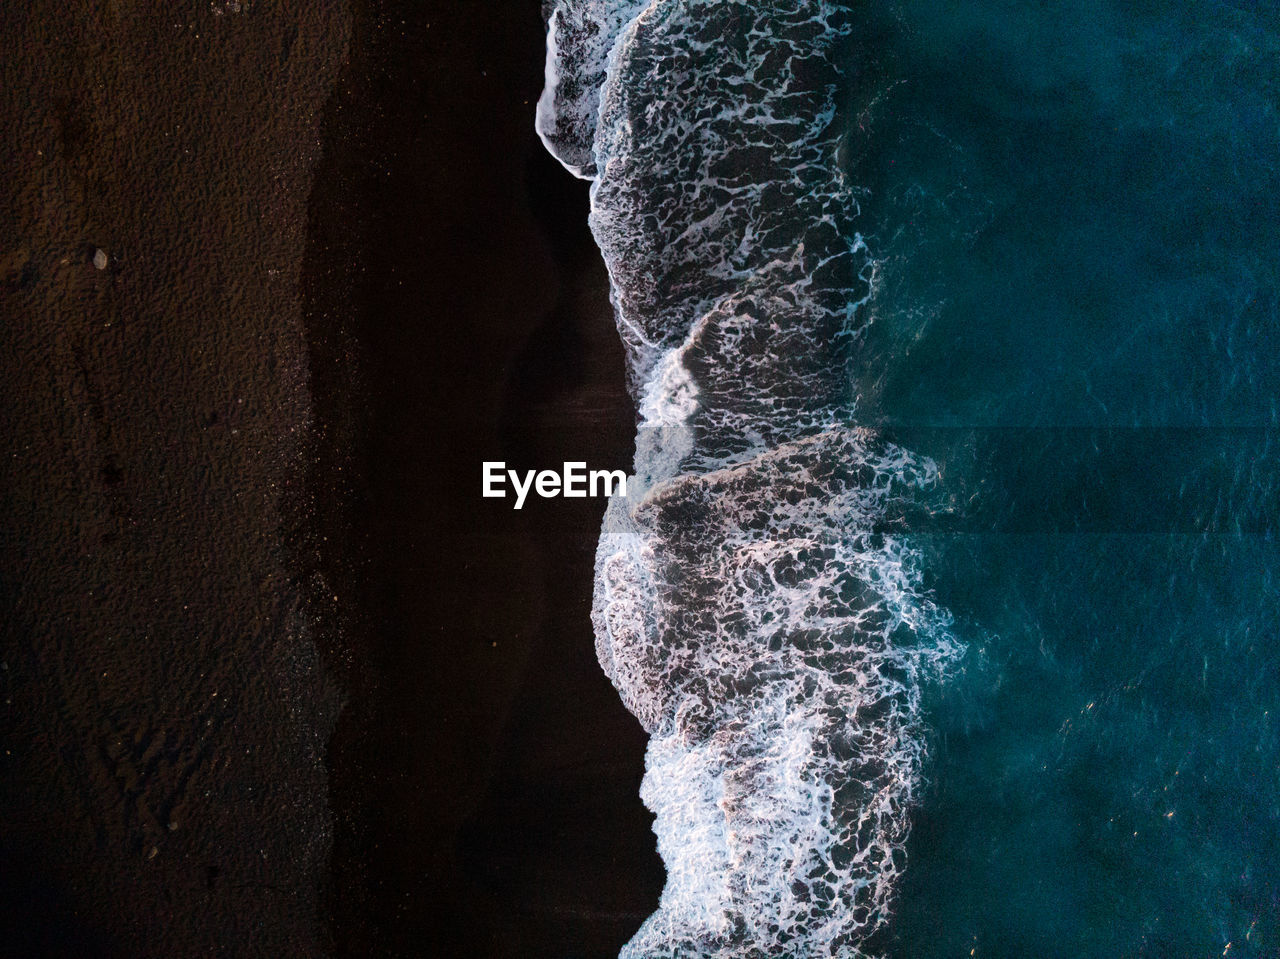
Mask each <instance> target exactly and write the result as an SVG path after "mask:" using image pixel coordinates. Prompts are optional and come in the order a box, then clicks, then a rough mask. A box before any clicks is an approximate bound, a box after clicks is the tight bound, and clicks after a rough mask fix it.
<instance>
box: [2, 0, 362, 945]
mask: <svg viewBox="0 0 1280 959" xmlns="http://www.w3.org/2000/svg"><path fill="white" fill-rule="evenodd" d="M0 18H2V20H0V31H2V32H3V36H4V44H5V49H6V50H8V51H10V54H11V55H8V56H6V57H5V62H4V82H3V83H2V84H0V116H2V117H3V130H4V138H5V151H6V156H7V158H8V161H7V163H6V179H5V183H4V185H3V187H0V211H2V216H0V220H2V222H3V223H4V225H5V239H4V245H3V254H2V256H3V262H2V263H0V273H2V274H3V283H4V285H3V293H2V294H0V296H2V297H3V304H4V306H3V321H2V322H0V337H3V348H0V384H2V387H0V390H2V395H3V411H4V413H3V422H4V429H3V437H4V443H5V448H4V455H3V456H2V457H0V471H2V476H0V488H3V490H4V514H5V516H4V533H3V538H2V539H0V582H2V584H3V592H4V599H5V606H6V615H5V617H4V638H3V650H4V652H3V657H2V658H3V669H2V670H0V684H2V686H3V697H4V700H3V712H2V713H0V715H2V716H3V726H2V727H0V730H2V731H0V735H2V737H3V750H2V752H0V862H3V864H4V865H3V868H0V875H2V878H0V904H2V908H3V911H4V919H3V927H2V928H0V941H3V943H4V950H5V952H6V953H7V954H9V955H25V956H32V955H57V956H61V955H68V956H70V955H75V956H92V955H118V956H165V957H172V956H187V955H224V954H225V955H263V956H267V955H270V956H283V955H299V956H301V955H316V954H321V953H322V952H323V951H324V950H325V949H326V948H327V943H328V939H329V933H328V930H327V928H326V917H325V916H324V915H323V914H322V912H321V908H320V903H321V897H320V891H321V890H322V888H323V887H324V884H325V883H326V881H327V880H326V872H327V864H328V859H329V855H330V847H331V834H332V829H331V824H330V816H329V813H328V810H327V808H326V803H325V794H326V776H325V770H324V767H323V757H324V749H325V744H326V741H327V739H328V736H329V730H330V729H331V728H332V724H333V722H334V719H335V716H336V713H337V707H338V702H339V700H338V693H337V689H336V687H335V685H334V684H333V683H331V682H329V681H327V680H326V679H325V678H324V671H323V670H322V668H321V666H320V662H319V657H318V655H317V652H316V647H315V644H314V643H313V641H312V638H311V627H310V619H311V617H310V616H309V614H308V612H307V607H308V605H309V595H310V592H309V591H310V588H311V587H310V585H309V584H308V583H306V582H304V581H302V579H301V578H300V576H299V569H300V567H299V564H298V562H297V561H296V559H295V557H294V547H293V544H294V543H296V542H297V541H298V540H299V537H300V536H301V533H302V528H303V526H305V524H306V523H307V522H309V520H308V519H307V516H308V514H309V509H308V505H307V502H306V496H305V494H304V493H303V490H302V485H301V479H302V477H303V475H304V474H305V471H306V463H307V460H308V458H309V453H308V445H309V442H310V441H309V435H310V429H311V411H310V406H311V403H310V395H309V389H308V371H307V346H306V335H305V330H304V327H303V324H302V301H301V297H300V288H299V279H300V274H301V268H302V260H303V253H304V250H305V241H306V232H305V223H306V208H307V200H308V196H309V193H310V170H311V167H312V165H313V163H314V162H315V160H316V159H317V158H318V157H319V146H320V143H319V138H318V132H319V124H320V119H321V112H322V110H323V108H324V105H325V102H326V100H327V98H328V97H329V95H330V91H331V88H332V85H333V83H334V81H335V80H336V78H337V75H338V70H339V68H340V66H341V64H342V63H343V62H344V60H345V57H346V51H347V44H348V40H349V15H348V14H347V12H346V11H345V10H344V8H343V7H342V6H341V5H338V4H332V5H325V4H302V3H294V2H284V3H280V4H266V3H256V2H254V3H242V4H240V5H239V9H238V10H235V9H233V6H232V5H229V4H218V3H215V4H213V5H210V4H207V3H204V4H195V5H189V6H187V7H185V8H183V9H181V10H179V9H177V8H174V7H172V6H171V5H166V6H161V7H157V6H155V5H152V4H142V3H131V2H112V3H91V2H72V3H70V4H50V3H43V2H36V3H32V4H21V5H16V6H8V7H6V9H5V11H4V13H3V14H0ZM17 51H20V54H19V53H17Z"/></svg>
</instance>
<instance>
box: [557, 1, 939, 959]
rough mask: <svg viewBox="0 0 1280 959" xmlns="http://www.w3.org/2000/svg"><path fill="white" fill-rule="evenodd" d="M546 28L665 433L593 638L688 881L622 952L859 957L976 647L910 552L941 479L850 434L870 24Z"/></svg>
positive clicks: (632, 343) (768, 19)
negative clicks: (840, 63)
mask: <svg viewBox="0 0 1280 959" xmlns="http://www.w3.org/2000/svg"><path fill="white" fill-rule="evenodd" d="M548 23H549V26H548V57H547V71H546V77H547V85H546V89H545V91H544V93H543V96H542V100H541V101H540V102H539V107H538V130H539V133H540V135H541V136H542V138H543V141H544V143H545V144H546V145H547V147H548V149H550V150H551V151H552V152H553V153H554V154H555V155H556V156H557V157H558V158H559V159H560V160H561V162H562V163H564V165H565V166H566V167H567V168H569V169H570V170H571V171H573V172H574V173H576V174H577V175H579V176H584V177H587V178H590V179H591V180H592V185H591V201H592V202H591V227H592V230H593V232H594V234H595V237H596V240H597V242H598V243H599V245H600V249H601V251H602V253H603V255H604V259H605V262H606V264H607V266H608V268H609V274H610V278H611V281H612V285H613V300H614V305H615V310H616V316H617V322H618V329H619V332H620V333H621V335H622V338H623V340H624V342H625V344H626V347H627V350H628V357H629V370H630V377H631V383H630V385H631V388H632V391H633V394H634V395H635V398H636V401H637V404H638V407H639V410H640V417H641V424H640V430H639V435H638V437H637V443H636V460H635V467H634V469H635V477H634V479H632V480H630V481H629V482H628V489H629V491H630V495H629V496H628V497H627V498H626V499H625V500H624V499H615V500H611V501H610V504H609V508H608V512H607V514H606V517H605V522H604V528H603V531H602V534H601V539H600V545H599V549H598V553H597V565H596V583H595V602H594V609H593V614H592V617H593V622H594V626H595V634H596V646H597V652H598V655H599V658H600V662H601V665H602V666H603V667H604V669H605V671H606V672H607V674H608V675H609V677H610V679H611V680H612V681H613V683H614V685H615V686H616V687H617V689H618V691H619V693H620V695H621V697H622V699H623V701H624V702H625V703H626V705H627V707H628V708H629V709H630V710H631V711H632V712H633V713H634V714H635V715H636V716H637V717H638V718H639V719H640V721H641V722H642V723H643V724H644V726H645V728H646V729H647V730H648V731H649V733H650V735H651V739H650V744H649V750H648V756H647V760H646V773H645V779H644V784H643V787H642V792H641V795H642V798H643V799H644V802H645V803H646V805H647V806H648V807H649V808H650V809H651V810H652V811H653V812H654V813H655V815H656V822H655V826H654V829H655V832H656V833H657V836H658V848H659V852H660V853H661V855H662V858H663V860H664V862H665V864H666V868H667V884H666V887H665V889H664V891H663V894H662V900H661V904H660V908H659V910H658V911H657V912H656V913H655V914H654V915H653V916H651V917H650V918H649V919H648V920H647V921H646V922H645V924H644V925H643V926H642V928H641V929H640V930H639V932H638V933H637V934H636V935H635V937H634V938H633V939H632V940H631V942H630V943H628V945H627V946H626V947H625V949H624V950H623V956H624V957H649V959H654V957H676V956H680V957H695V956H735V957H764V956H769V957H779V956H819V955H825V956H830V955H844V956H855V955H862V952H861V948H860V944H861V943H862V942H863V941H864V940H865V939H866V937H867V936H868V935H869V934H870V933H871V932H873V931H874V930H875V929H876V928H877V927H878V926H880V925H881V924H882V923H883V922H884V920H885V919H886V917H887V914H888V908H889V903H890V897H891V894H892V891H893V886H894V880H895V878H896V877H897V875H898V874H899V872H900V871H901V870H902V868H903V864H904V859H903V853H902V849H903V843H904V841H905V838H906V833H907V828H908V813H909V809H910V806H911V804H912V802H913V800H914V799H915V798H916V794H917V791H918V789H919V786H920V782H921V774H922V762H923V756H924V751H925V737H924V731H923V729H922V724H921V719H920V708H921V707H920V702H921V695H922V688H923V686H924V685H925V684H926V683H928V682H930V681H931V680H932V679H934V678H935V677H937V676H938V675H939V674H940V673H941V672H942V670H944V669H945V667H946V666H947V665H948V664H949V663H950V662H952V661H953V660H954V659H955V658H956V657H957V655H958V654H959V652H960V648H959V644H958V643H957V642H956V641H955V640H954V638H953V637H952V634H951V631H950V628H949V627H950V622H949V618H948V616H947V614H946V612H945V611H944V610H942V609H940V608H938V607H937V606H936V605H935V604H934V603H933V602H932V601H931V599H930V598H929V596H928V595H927V593H926V592H925V591H924V590H923V588H922V586H921V579H922V574H921V568H920V567H921V557H920V554H919V553H918V551H917V550H916V549H914V548H913V547H912V545H911V542H910V540H909V538H908V536H907V532H908V525H909V524H908V522H907V517H908V516H909V515H911V514H912V513H913V511H915V510H919V509H921V508H925V509H927V508H928V502H929V497H930V491H931V490H932V489H933V488H934V487H935V486H936V480H937V471H936V468H935V467H934V465H933V464H932V463H931V462H930V461H929V460H927V459H925V458H923V457H919V456H916V455H913V454H912V453H910V452H909V451H907V450H904V449H902V448H900V447H898V446H896V445H894V444H892V443H890V442H888V441H886V440H884V439H883V438H881V437H879V436H878V435H877V434H876V433H875V432H874V431H873V430H869V429H866V428H863V427H859V426H856V425H853V423H854V414H855V401H856V397H855V395H854V390H853V376H852V372H851V368H852V364H853V362H854V360H855V357H856V351H857V349H858V345H859V341H860V331H861V325H862V324H863V323H865V319H864V317H863V311H861V310H860V307H861V306H862V305H863V304H864V303H865V301H866V299H867V297H868V295H869V292H870V289H871V285H872V283H873V281H874V276H875V261H874V259H873V257H872V255H871V251H870V250H869V249H868V247H867V244H866V243H865V242H864V240H863V238H862V237H861V236H860V235H859V234H858V232H857V230H856V229H855V226H854V221H855V219H856V216H857V212H858V209H857V202H856V190H855V189H854V188H853V187H852V186H851V185H850V184H848V183H846V182H845V177H844V174H843V172H842V170H841V168H840V164H839V162H838V153H839V150H840V146H841V143H840V140H841V136H842V132H841V131H842V129H843V123H842V121H841V118H839V116H838V113H837V109H836V103H837V96H838V91H839V89H840V84H841V82H842V79H843V78H842V77H841V75H840V72H839V69H838V67H837V66H836V63H837V57H836V56H835V55H834V54H835V50H836V48H837V46H838V45H839V44H841V43H843V42H847V40H848V37H849V33H850V30H851V24H850V20H849V17H848V14H847V12H846V11H844V10H842V9H841V8H839V7H837V6H836V5H834V4H830V3H826V2H821V0H751V2H741V0H652V2H649V3H640V2H634V0H633V2H618V0H613V2H606V0H557V2H556V3H555V4H554V6H553V8H552V9H551V10H550V15H549V21H548ZM922 504H923V506H922Z"/></svg>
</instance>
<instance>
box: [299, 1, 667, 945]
mask: <svg viewBox="0 0 1280 959" xmlns="http://www.w3.org/2000/svg"><path fill="white" fill-rule="evenodd" d="M488 11H489V14H488V16H485V17H479V16H476V15H475V13H474V12H473V11H464V10H462V9H461V8H457V7H455V6H451V5H444V4H439V5H431V8H430V9H428V8H426V7H424V6H422V5H418V4H409V3H404V4H373V5H370V7H369V8H367V9H365V10H363V11H360V12H358V14H357V17H356V21H355V28H354V34H353V36H354V41H353V56H352V60H351V63H350V66H349V68H348V70H347V72H346V74H345V75H344V79H343V82H341V83H340V84H339V89H340V92H339V94H338V95H337V96H336V98H335V101H334V103H332V104H331V109H330V110H329V112H328V119H329V123H328V124H327V126H326V131H325V143H326V151H325V159H324V161H323V162H322V164H321V167H320V170H319V173H318V181H317V182H318V185H317V188H316V192H315V195H314V197H313V202H312V209H311V222H312V232H311V237H310V241H309V245H308V259H307V264H308V265H307V277H308V280H307V283H306V284H305V285H304V289H305V290H306V291H307V296H308V322H309V324H310V326H311V328H312V337H311V339H312V343H313V345H314V347H313V363H312V365H313V371H314V375H315V378H316V382H317V383H327V384H328V385H326V386H324V387H320V386H317V388H316V393H317V398H318V402H319V404H320V416H321V421H322V423H326V424H329V425H330V428H328V429H327V430H325V431H324V433H325V436H326V437H327V438H328V441H329V450H328V456H327V458H326V459H323V460H322V465H321V467H320V468H319V470H318V471H317V475H316V477H315V482H316V485H317V487H318V488H321V489H328V490H329V491H330V494H329V498H330V500H331V501H334V502H344V503H345V504H346V506H347V509H346V512H345V513H340V514H338V518H339V519H341V517H342V516H345V517H347V518H348V519H349V522H348V523H347V525H345V526H344V525H343V524H342V522H336V523H335V525H334V528H333V529H332V530H330V531H329V532H328V533H326V534H325V535H327V536H328V537H329V538H328V541H327V542H328V543H329V544H331V546H330V548H328V549H327V550H325V551H323V555H324V556H325V557H326V559H325V563H326V566H325V572H326V575H327V576H328V578H329V580H331V581H332V582H334V583H335V584H337V585H338V588H337V590H336V591H337V592H338V593H339V594H340V595H344V596H346V595H350V596H352V597H354V598H355V600H354V604H353V606H352V607H348V608H347V609H345V610H339V615H340V617H346V618H345V619H344V620H343V622H342V629H341V632H340V633H339V634H338V641H339V646H340V647H341V648H342V649H345V650H346V651H347V652H346V655H347V656H348V657H349V661H350V663H351V666H350V670H349V675H348V677H347V679H346V684H347V686H348V688H350V689H352V690H354V691H355V692H354V694H353V695H352V698H351V700H350V702H349V703H348V706H347V708H346V710H345V711H344V713H343V715H342V718H341V719H340V721H339V724H338V733H337V736H336V738H335V742H334V748H333V750H332V751H331V754H330V765H329V768H330V770H331V781H332V790H333V802H334V809H335V812H336V814H337V834H336V836H337V842H336V856H335V861H334V877H335V880H334V885H333V887H332V899H331V908H332V909H333V914H334V925H333V928H334V930H335V935H336V938H337V943H338V948H339V953H340V954H342V955H351V956H363V955H405V956H416V955H441V956H447V955H457V956H510V957H538V956H558V957H574V956H581V957H597V956H599V957H603V956H614V955H616V954H617V950H618V948H619V946H620V945H621V944H622V943H623V942H624V941H625V940H626V939H627V938H628V937H629V936H630V935H631V933H632V932H634V930H635V928H636V927H637V926H638V925H639V923H640V922H641V921H642V920H643V918H644V917H645V916H646V915H647V914H648V913H649V912H650V911H652V909H653V908H654V906H655V905H656V901H657V894H658V891H659V890H660V887H661V882H662V872H661V867H660V864H659V862H658V860H657V857H656V854H655V852H654V841H653V836H652V834H651V832H650V817H649V815H648V813H647V812H646V811H645V810H644V809H643V807H642V806H641V805H640V802H639V799H638V797H637V791H638V788H639V781H640V776H641V772H642V768H643V748H644V737H643V735H642V733H641V730H640V728H639V726H638V724H637V723H636V722H635V720H634V719H633V718H632V717H631V716H630V715H629V714H628V713H626V711H625V710H624V709H623V708H622V706H621V705H620V703H619V702H618V699H617V696H616V694H615V693H614V691H613V690H612V688H611V687H610V685H609V683H608V681H607V680H606V679H605V677H604V676H603V674H602V673H601V672H600V669H599V666H598V665H597V664H596V662H595V656H594V650H593V644H592V636H591V629H590V622H589V610H590V593H591V580H592V565H593V555H594V546H595V541H596V537H597V534H598V529H599V521H600V515H601V512H602V508H603V501H600V500H568V501H566V500H563V499H560V500H550V501H543V500H538V501H536V502H533V501H531V502H530V503H529V504H528V505H527V506H526V507H525V509H524V510H522V511H521V512H518V513H517V512H514V511H512V509H511V505H510V502H509V501H502V500H485V499H482V498H481V497H480V476H481V463H482V462H483V461H484V460H505V461H506V462H508V463H509V464H510V465H511V466H513V467H519V468H521V469H526V468H543V467H557V468H558V466H559V464H560V463H562V462H563V461H565V460H585V461H587V462H588V463H589V464H591V465H592V466H593V467H596V466H598V467H609V468H616V467H627V466H628V465H629V461H630V455H631V435H632V430H633V422H634V419H633V416H634V414H633V411H632V408H631V406H630V403H629V400H628V399H627V397H626V395H625V392H624V390H623V365H622V355H621V348H620V346H619V344H618V340H617V336H616V333H615V332H614V330H613V326H612V317H611V311H610V307H609V304H608V299H607V280H606V277H605V275H604V271H603V267H602V265H601V264H600V260H599V255H598V253H597V251H596V250H595V248H594V245H593V244H592V242H591V239H590V236H589V233H588V231H587V229H586V213H587V209H586V184H584V183H581V182H579V181H575V180H573V178H571V177H570V176H569V175H568V174H566V173H565V172H564V171H563V170H561V169H560V168H559V166H558V165H556V164H555V163H554V161H552V160H551V159H550V157H548V156H547V155H546V154H545V152H544V151H543V149H542V147H541V145H540V143H539V142H538V140H537V138H536V136H535V135H534V133H533V129H532V119H533V104H534V102H535V101H536V98H537V95H538V92H539V89H540V86H541V81H542V27H541V21H540V18H539V11H538V8H537V4H536V3H532V2H526V3H510V4H506V5H501V4H491V5H489V7H488ZM353 439H354V441H353ZM349 450H354V453H350V454H348V452H347V451H349ZM335 658H337V657H335Z"/></svg>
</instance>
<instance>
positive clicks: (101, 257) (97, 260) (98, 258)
mask: <svg viewBox="0 0 1280 959" xmlns="http://www.w3.org/2000/svg"><path fill="white" fill-rule="evenodd" d="M93 265H94V266H96V267H97V268H98V269H99V270H105V269H106V268H107V254H106V253H105V252H103V251H102V250H97V251H96V252H95V253H94V254H93Z"/></svg>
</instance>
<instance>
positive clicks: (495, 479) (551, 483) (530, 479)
mask: <svg viewBox="0 0 1280 959" xmlns="http://www.w3.org/2000/svg"><path fill="white" fill-rule="evenodd" d="M508 480H510V485H511V489H512V490H513V491H514V492H515V494H516V502H515V508H516V509H520V508H521V507H522V506H524V500H525V497H526V496H528V495H529V491H530V490H532V491H533V492H535V493H537V494H538V495H539V496H541V497H542V498H543V499H552V498H553V497H556V496H565V497H569V498H574V497H576V498H585V497H587V496H626V495H627V474H626V473H624V472H623V471H622V470H591V471H590V472H588V470H587V464H586V463H565V464H564V467H563V468H562V469H561V471H560V472H559V473H557V472H556V471H555V470H541V471H539V470H527V471H526V472H525V474H524V476H523V477H522V476H521V475H520V473H518V472H517V471H516V470H509V469H507V464H506V463H503V462H501V461H498V462H492V461H488V460H486V461H485V463H484V495H485V496H489V497H498V498H501V497H504V496H506V495H507V482H508Z"/></svg>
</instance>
